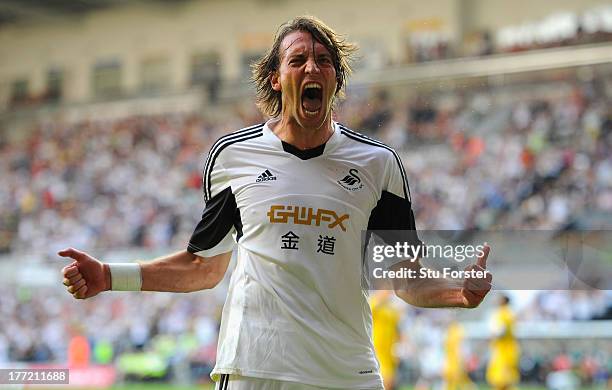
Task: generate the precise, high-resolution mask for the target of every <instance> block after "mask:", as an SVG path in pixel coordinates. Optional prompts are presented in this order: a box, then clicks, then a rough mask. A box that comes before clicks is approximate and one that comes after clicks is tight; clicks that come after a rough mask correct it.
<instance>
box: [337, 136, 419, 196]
mask: <svg viewBox="0 0 612 390" xmlns="http://www.w3.org/2000/svg"><path fill="white" fill-rule="evenodd" d="M340 129H342V130H340V133H342V134H344V135H346V136H347V137H349V138H351V139H354V140H355V141H359V142H363V143H364V144H368V145H372V146H378V147H381V148H384V149H387V150H388V151H390V152H391V153H392V154H393V157H395V161H396V162H397V165H398V166H399V169H400V174H401V175H402V181H403V183H404V186H403V187H404V198H406V199H408V201H409V202H412V199H411V196H410V188H409V187H408V179H407V178H406V171H405V170H404V165H403V164H402V160H401V159H400V157H399V155H398V154H397V152H396V151H395V150H393V148H391V147H389V146H387V145H385V144H384V143H382V142H380V141H376V140H375V139H372V138H370V137H366V136H365V135H363V134H359V133H357V132H356V131H353V130H351V129H349V128H346V127H344V126H342V125H340Z"/></svg>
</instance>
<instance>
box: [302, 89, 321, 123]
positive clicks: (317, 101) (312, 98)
mask: <svg viewBox="0 0 612 390" xmlns="http://www.w3.org/2000/svg"><path fill="white" fill-rule="evenodd" d="M322 105H323V90H322V89H321V86H320V85H319V84H316V83H308V84H306V85H305V86H304V90H303V91H302V108H303V109H304V112H305V113H306V114H307V115H311V116H314V115H316V114H318V113H319V111H320V110H321V106H322Z"/></svg>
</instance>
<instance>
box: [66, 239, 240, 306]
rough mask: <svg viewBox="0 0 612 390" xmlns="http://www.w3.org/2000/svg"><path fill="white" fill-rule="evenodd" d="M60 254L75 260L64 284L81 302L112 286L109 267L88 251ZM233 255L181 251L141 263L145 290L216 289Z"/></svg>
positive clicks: (69, 251)
mask: <svg viewBox="0 0 612 390" xmlns="http://www.w3.org/2000/svg"><path fill="white" fill-rule="evenodd" d="M58 254H59V255H60V256H62V257H67V258H71V259H73V260H74V261H73V262H72V263H71V264H69V265H67V266H66V267H64V268H63V269H62V274H63V276H64V285H65V286H66V288H67V290H68V292H69V293H70V294H72V295H73V296H74V297H75V298H77V299H85V298H91V297H93V296H95V295H98V294H99V293H101V292H103V291H108V290H110V289H111V286H112V276H111V272H110V267H109V265H108V264H104V263H102V262H101V261H99V260H98V259H96V258H94V257H92V256H90V255H89V254H87V253H85V252H81V251H79V250H76V249H73V248H69V249H64V250H62V251H60V252H58ZM230 259H231V252H227V253H223V254H220V255H217V256H212V257H207V258H203V257H199V256H196V255H194V254H192V253H189V252H188V251H180V252H177V253H174V254H171V255H168V256H164V257H160V258H158V259H155V260H153V261H151V262H146V263H141V264H140V272H141V276H142V287H141V290H143V291H167V292H191V291H198V290H203V289H208V288H213V287H215V286H216V285H217V284H218V283H219V282H220V281H221V280H222V279H223V276H224V275H225V271H226V270H227V267H228V265H229V261H230Z"/></svg>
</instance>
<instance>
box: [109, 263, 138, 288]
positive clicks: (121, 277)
mask: <svg viewBox="0 0 612 390" xmlns="http://www.w3.org/2000/svg"><path fill="white" fill-rule="evenodd" d="M108 267H109V268H110V273H111V290H113V291H140V288H141V287H142V274H141V273H140V264H137V263H114V264H113V263H109V264H108Z"/></svg>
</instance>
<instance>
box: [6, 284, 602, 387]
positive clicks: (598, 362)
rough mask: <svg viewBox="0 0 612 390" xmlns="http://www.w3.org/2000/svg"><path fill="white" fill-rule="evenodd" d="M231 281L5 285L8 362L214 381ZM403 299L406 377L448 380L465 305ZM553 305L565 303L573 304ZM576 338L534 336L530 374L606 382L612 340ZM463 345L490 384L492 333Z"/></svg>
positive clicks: (542, 296) (595, 296) (543, 305)
mask: <svg viewBox="0 0 612 390" xmlns="http://www.w3.org/2000/svg"><path fill="white" fill-rule="evenodd" d="M225 287H226V286H225V285H224V286H223V287H221V288H218V289H215V290H212V291H206V292H200V293H192V294H180V295H179V294H169V293H123V294H102V295H100V296H98V297H95V298H93V299H90V300H86V301H80V302H78V304H77V303H75V302H76V301H74V299H73V298H72V297H71V296H70V295H69V294H66V293H65V292H64V291H62V290H61V289H59V288H36V289H33V288H28V287H20V288H18V289H17V290H14V289H12V288H9V287H2V288H0V296H2V298H1V299H0V303H1V304H0V366H2V364H5V363H8V362H28V363H45V362H55V363H60V364H68V365H69V366H71V367H83V366H89V365H106V364H114V365H115V366H116V367H117V369H118V370H119V372H120V373H122V375H123V377H124V378H127V379H130V378H132V379H142V378H147V377H148V378H151V377H157V378H158V379H173V380H174V379H176V376H179V375H185V377H186V378H187V381H189V382H201V381H208V375H209V374H210V371H211V370H212V367H213V366H214V362H215V358H216V345H217V336H218V330H219V320H220V312H221V308H222V305H223V297H224V295H225V294H224V293H225ZM494 295H495V294H494ZM494 299H495V296H492V297H491V300H494ZM611 301H612V297H611V296H610V292H609V291H608V292H603V291H593V292H584V291H582V292H568V291H542V292H538V293H535V296H534V297H533V299H532V300H531V302H532V304H530V305H525V306H523V307H522V308H520V309H517V312H516V316H517V319H518V320H519V323H520V322H521V321H538V320H548V321H558V320H588V319H591V318H596V319H603V318H604V317H601V313H602V311H601V310H600V309H602V307H605V306H606V302H607V304H608V310H609V311H608V314H607V317H606V318H607V319H612V315H611V314H612V313H610V307H609V303H610V302H611ZM585 302H588V305H591V306H592V307H595V308H598V309H594V310H592V311H591V312H590V315H591V316H592V317H587V316H586V314H587V311H585V310H584V309H581V307H582V306H584V304H585ZM396 303H397V304H396V308H397V310H398V312H399V313H400V316H401V321H400V334H401V337H400V340H399V343H398V345H397V347H396V350H397V351H396V353H397V355H398V357H399V359H400V365H401V369H400V372H401V375H402V377H403V379H402V380H403V381H405V382H407V383H415V382H416V381H417V380H419V379H423V378H425V379H426V380H427V381H430V382H432V383H433V382H436V381H440V380H441V378H442V370H443V368H442V366H443V362H444V359H445V356H444V346H443V344H444V338H445V337H446V332H447V328H448V326H449V324H450V323H451V322H452V321H455V320H456V319H457V312H456V311H454V310H448V309H447V310H444V309H438V310H425V309H419V308H415V307H412V306H409V305H406V304H404V303H402V302H396ZM551 305H563V307H565V308H566V310H557V309H556V308H558V306H554V307H552V306H551ZM535 308H538V309H537V310H535ZM488 312H489V309H487V310H486V311H484V312H483V313H481V314H480V315H481V316H482V315H484V318H481V320H483V321H485V322H486V321H487V317H488V315H489V313H488ZM604 312H605V310H604ZM571 339H572V338H571V337H570V338H568V339H552V340H550V339H539V340H538V339H535V340H534V339H531V340H530V342H531V343H535V344H536V346H532V345H531V344H530V343H526V344H524V348H523V349H524V354H523V357H522V360H521V372H522V376H523V380H524V381H528V382H532V383H543V382H544V380H545V379H546V378H547V376H548V374H549V373H551V372H556V371H560V370H562V369H563V370H574V371H575V372H577V373H580V375H581V378H582V380H583V383H587V384H588V383H593V382H594V381H599V382H601V380H604V382H605V380H607V378H609V377H610V373H612V366H610V364H609V363H610V361H611V360H610V354H611V353H612V350H610V347H611V345H609V344H606V343H609V341H605V340H604V341H603V343H602V344H589V345H588V346H587V347H585V346H580V344H579V343H578V344H577V343H576V342H575V340H574V342H572V341H571ZM594 340H597V339H594ZM540 344H541V345H542V347H538V345H540ZM606 345H607V347H606ZM464 352H465V356H466V357H465V362H466V370H467V372H468V373H469V374H470V377H471V378H472V379H473V380H476V381H482V380H483V378H484V370H485V367H486V364H487V359H488V358H487V340H486V339H485V340H482V339H474V340H471V339H469V338H468V340H467V341H466V342H465V351H464ZM152 362H156V364H152Z"/></svg>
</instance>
